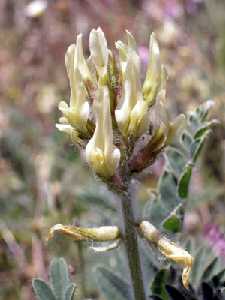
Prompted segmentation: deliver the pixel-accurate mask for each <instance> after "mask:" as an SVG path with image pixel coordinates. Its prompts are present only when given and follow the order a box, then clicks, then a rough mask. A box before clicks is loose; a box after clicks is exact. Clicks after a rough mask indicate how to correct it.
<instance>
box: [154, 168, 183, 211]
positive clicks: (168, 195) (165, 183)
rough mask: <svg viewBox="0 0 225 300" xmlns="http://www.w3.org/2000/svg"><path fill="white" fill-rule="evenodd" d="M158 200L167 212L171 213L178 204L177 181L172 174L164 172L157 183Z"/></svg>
mask: <svg viewBox="0 0 225 300" xmlns="http://www.w3.org/2000/svg"><path fill="white" fill-rule="evenodd" d="M158 189H159V192H160V198H161V201H162V202H163V205H164V207H165V209H166V210H167V212H171V211H172V210H173V209H174V208H175V207H176V206H177V205H178V204H179V199H178V198H177V194H176V189H177V179H176V177H175V176H174V174H173V173H171V172H169V171H167V170H165V171H164V173H163V175H162V176H161V178H160V181H159V187H158Z"/></svg>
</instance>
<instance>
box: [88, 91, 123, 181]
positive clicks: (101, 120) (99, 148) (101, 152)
mask: <svg viewBox="0 0 225 300" xmlns="http://www.w3.org/2000/svg"><path fill="white" fill-rule="evenodd" d="M94 110H95V117H96V126H95V132H94V134H93V137H92V138H91V139H90V141H89V143H88V144H87V146H86V159H87V162H88V163H89V164H90V165H91V166H92V168H93V169H94V170H95V172H96V173H97V174H98V175H101V176H104V177H111V176H112V175H114V174H115V171H116V169H117V167H118V165H119V160H120V151H119V149H117V148H115V146H114V145H113V129H112V118H111V112H110V98H109V90H108V87H107V86H99V88H98V92H97V99H96V101H95V103H94Z"/></svg>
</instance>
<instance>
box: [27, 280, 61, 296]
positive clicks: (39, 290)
mask: <svg viewBox="0 0 225 300" xmlns="http://www.w3.org/2000/svg"><path fill="white" fill-rule="evenodd" d="M32 285H33V289H34V292H35V295H36V296H37V299H38V300H56V298H55V296H54V294H53V292H52V290H51V288H50V287H49V285H48V284H47V283H45V282H44V281H43V280H41V279H34V280H33V282H32Z"/></svg>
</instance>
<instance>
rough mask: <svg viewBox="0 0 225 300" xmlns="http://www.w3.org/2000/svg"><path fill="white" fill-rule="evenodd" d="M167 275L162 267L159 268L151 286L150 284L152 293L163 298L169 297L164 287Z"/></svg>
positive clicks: (164, 299)
mask: <svg viewBox="0 0 225 300" xmlns="http://www.w3.org/2000/svg"><path fill="white" fill-rule="evenodd" d="M167 277H168V271H167V270H164V269H162V270H160V271H159V272H158V273H157V274H156V276H155V278H154V281H153V283H152V286H151V291H152V295H154V296H159V297H160V298H162V299H163V300H168V299H169V297H168V294H167V291H166V288H165V284H166V281H167Z"/></svg>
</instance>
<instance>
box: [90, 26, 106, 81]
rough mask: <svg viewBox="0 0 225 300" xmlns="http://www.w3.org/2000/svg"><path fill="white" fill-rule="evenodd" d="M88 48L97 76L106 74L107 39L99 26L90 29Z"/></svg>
mask: <svg viewBox="0 0 225 300" xmlns="http://www.w3.org/2000/svg"><path fill="white" fill-rule="evenodd" d="M89 49H90V52H91V59H92V61H93V63H94V65H95V68H96V71H97V73H98V77H99V78H101V79H102V78H104V77H105V76H106V75H107V65H108V59H109V49H108V48H107V40H106V38H105V35H104V32H103V31H102V30H101V28H100V27H99V28H98V29H97V30H96V29H92V31H91V32H90V35H89Z"/></svg>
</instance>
